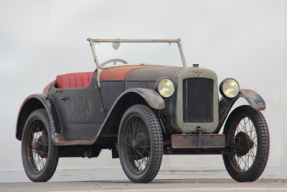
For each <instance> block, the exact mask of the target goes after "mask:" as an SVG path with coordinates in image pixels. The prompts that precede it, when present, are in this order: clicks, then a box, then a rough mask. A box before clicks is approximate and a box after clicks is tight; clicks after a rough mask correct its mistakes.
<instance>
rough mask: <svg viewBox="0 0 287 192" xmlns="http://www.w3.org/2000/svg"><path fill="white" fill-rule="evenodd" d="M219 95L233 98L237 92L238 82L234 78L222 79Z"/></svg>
mask: <svg viewBox="0 0 287 192" xmlns="http://www.w3.org/2000/svg"><path fill="white" fill-rule="evenodd" d="M219 91H220V93H221V95H223V96H224V97H227V98H234V97H236V96H237V95H238V93H239V84H238V83H237V81H236V80H235V79H224V80H223V81H222V82H221V83H220V86H219Z"/></svg>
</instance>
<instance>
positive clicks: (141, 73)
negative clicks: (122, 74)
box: [126, 66, 183, 81]
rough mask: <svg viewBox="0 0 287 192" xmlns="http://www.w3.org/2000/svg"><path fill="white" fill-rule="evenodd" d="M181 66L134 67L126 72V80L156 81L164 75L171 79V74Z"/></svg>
mask: <svg viewBox="0 0 287 192" xmlns="http://www.w3.org/2000/svg"><path fill="white" fill-rule="evenodd" d="M181 69H183V67H166V66H162V67H159V66H157V67H149V68H143V69H136V70H133V71H131V72H129V73H128V74H127V77H126V81H156V80H158V79H159V78H162V77H166V78H169V79H172V76H173V74H174V73H175V72H177V71H178V70H181Z"/></svg>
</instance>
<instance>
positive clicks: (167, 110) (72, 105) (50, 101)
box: [16, 38, 269, 183]
mask: <svg viewBox="0 0 287 192" xmlns="http://www.w3.org/2000/svg"><path fill="white" fill-rule="evenodd" d="M88 41H89V43H90V46H91V48H92V52H93V56H94V59H95V63H96V70H95V71H94V72H87V73H70V74H64V75H59V76H57V77H56V80H54V81H53V82H51V83H50V84H48V85H47V86H46V87H45V89H44V91H43V93H41V94H32V95H30V96H29V97H27V99H26V100H25V101H24V102H23V104H22V106H21V108H20V111H19V114H18V120H17V125H16V138H17V139H18V140H21V141H22V161H23V166H24V169H25V172H26V174H27V176H28V177H29V178H30V180H32V181H34V182H45V181H48V180H49V179H50V178H51V177H52V176H53V174H54V172H55V170H56V167H57V164H58V160H59V157H88V158H91V157H98V155H99V154H100V152H101V150H102V149H110V150H111V152H112V157H113V158H119V159H120V162H121V165H122V168H123V170H124V172H125V174H126V176H127V177H128V178H129V179H130V180H131V181H133V182H137V183H147V182H150V181H152V180H153V179H154V178H155V177H156V175H157V173H158V171H159V169H160V166H161V162H162V156H163V155H177V154H219V155H222V156H223V161H224V164H225V167H226V169H227V171H228V173H229V174H230V176H231V177H232V178H233V179H235V180H236V181H239V182H246V181H254V180H256V179H258V178H259V176H260V175H261V174H262V172H263V171H264V169H265V166H266V164H267V161H268V156H269V131H268V126H267V123H266V121H265V118H264V117H263V115H262V114H261V112H260V110H264V109H265V102H264V100H263V99H262V97H261V96H260V95H259V94H258V93H256V92H255V91H252V90H248V89H240V88H239V84H238V82H237V81H236V80H235V79H232V78H226V79H224V80H223V81H222V82H221V83H220V85H219V86H218V80H217V75H216V73H215V72H213V71H211V70H209V69H205V68H201V67H199V65H198V64H193V65H191V64H189V66H190V67H188V66H187V64H186V61H185V58H184V55H183V51H182V45H181V41H180V39H167V40H154V39H151V40H139V39H135V40H128V39H90V38H89V39H88ZM219 92H220V94H221V95H222V97H221V98H220V99H219ZM240 97H243V98H245V99H246V100H247V102H248V103H249V105H242V106H239V107H237V108H236V109H234V110H233V111H232V112H231V108H232V106H233V104H234V103H235V101H236V100H237V99H238V98H240ZM229 113H230V114H229ZM228 114H229V116H228ZM227 116H228V118H227ZM226 119H227V120H226ZM223 125H224V129H223V133H222V134H220V133H219V132H220V130H221V127H222V126H223ZM190 163H191V164H193V163H194V164H196V162H190Z"/></svg>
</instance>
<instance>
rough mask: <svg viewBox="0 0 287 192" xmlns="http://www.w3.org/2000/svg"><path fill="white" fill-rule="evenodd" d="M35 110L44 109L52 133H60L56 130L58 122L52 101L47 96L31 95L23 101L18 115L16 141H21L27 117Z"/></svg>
mask: <svg viewBox="0 0 287 192" xmlns="http://www.w3.org/2000/svg"><path fill="white" fill-rule="evenodd" d="M36 109H46V111H47V113H48V117H49V120H50V124H51V129H52V131H53V133H55V132H60V130H58V127H60V126H58V124H59V123H60V122H59V120H58V115H57V112H56V110H55V107H54V104H53V101H52V100H51V99H50V98H49V97H48V95H47V94H33V95H30V96H28V97H27V98H26V99H25V100H24V102H23V103H22V105H21V107H20V110H19V113H18V118H17V123H16V138H17V139H18V140H21V139H22V133H23V129H24V126H25V123H26V120H27V118H28V116H29V115H30V113H31V112H32V111H34V110H36Z"/></svg>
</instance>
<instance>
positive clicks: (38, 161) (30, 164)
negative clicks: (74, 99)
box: [22, 109, 59, 182]
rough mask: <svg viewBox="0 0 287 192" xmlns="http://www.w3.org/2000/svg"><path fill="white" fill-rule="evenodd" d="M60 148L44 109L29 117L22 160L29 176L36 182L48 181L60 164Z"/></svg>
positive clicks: (34, 112) (23, 137) (23, 139)
mask: <svg viewBox="0 0 287 192" xmlns="http://www.w3.org/2000/svg"><path fill="white" fill-rule="evenodd" d="M58 159H59V155H58V149H57V147H56V146H55V145H54V143H53V141H52V138H51V128H50V121H49V118H48V115H47V112H46V111H45V110H43V109H38V110H35V111H33V112H32V113H31V114H30V116H29V117H28V119H27V121H26V124H25V127H24V132H23V136H22V161H23V166H24V169H25V172H26V174H27V176H28V177H29V178H30V179H31V180H32V181H34V182H45V181H48V180H49V179H50V178H51V177H52V176H53V174H54V172H55V170H56V167H57V164H58Z"/></svg>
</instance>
